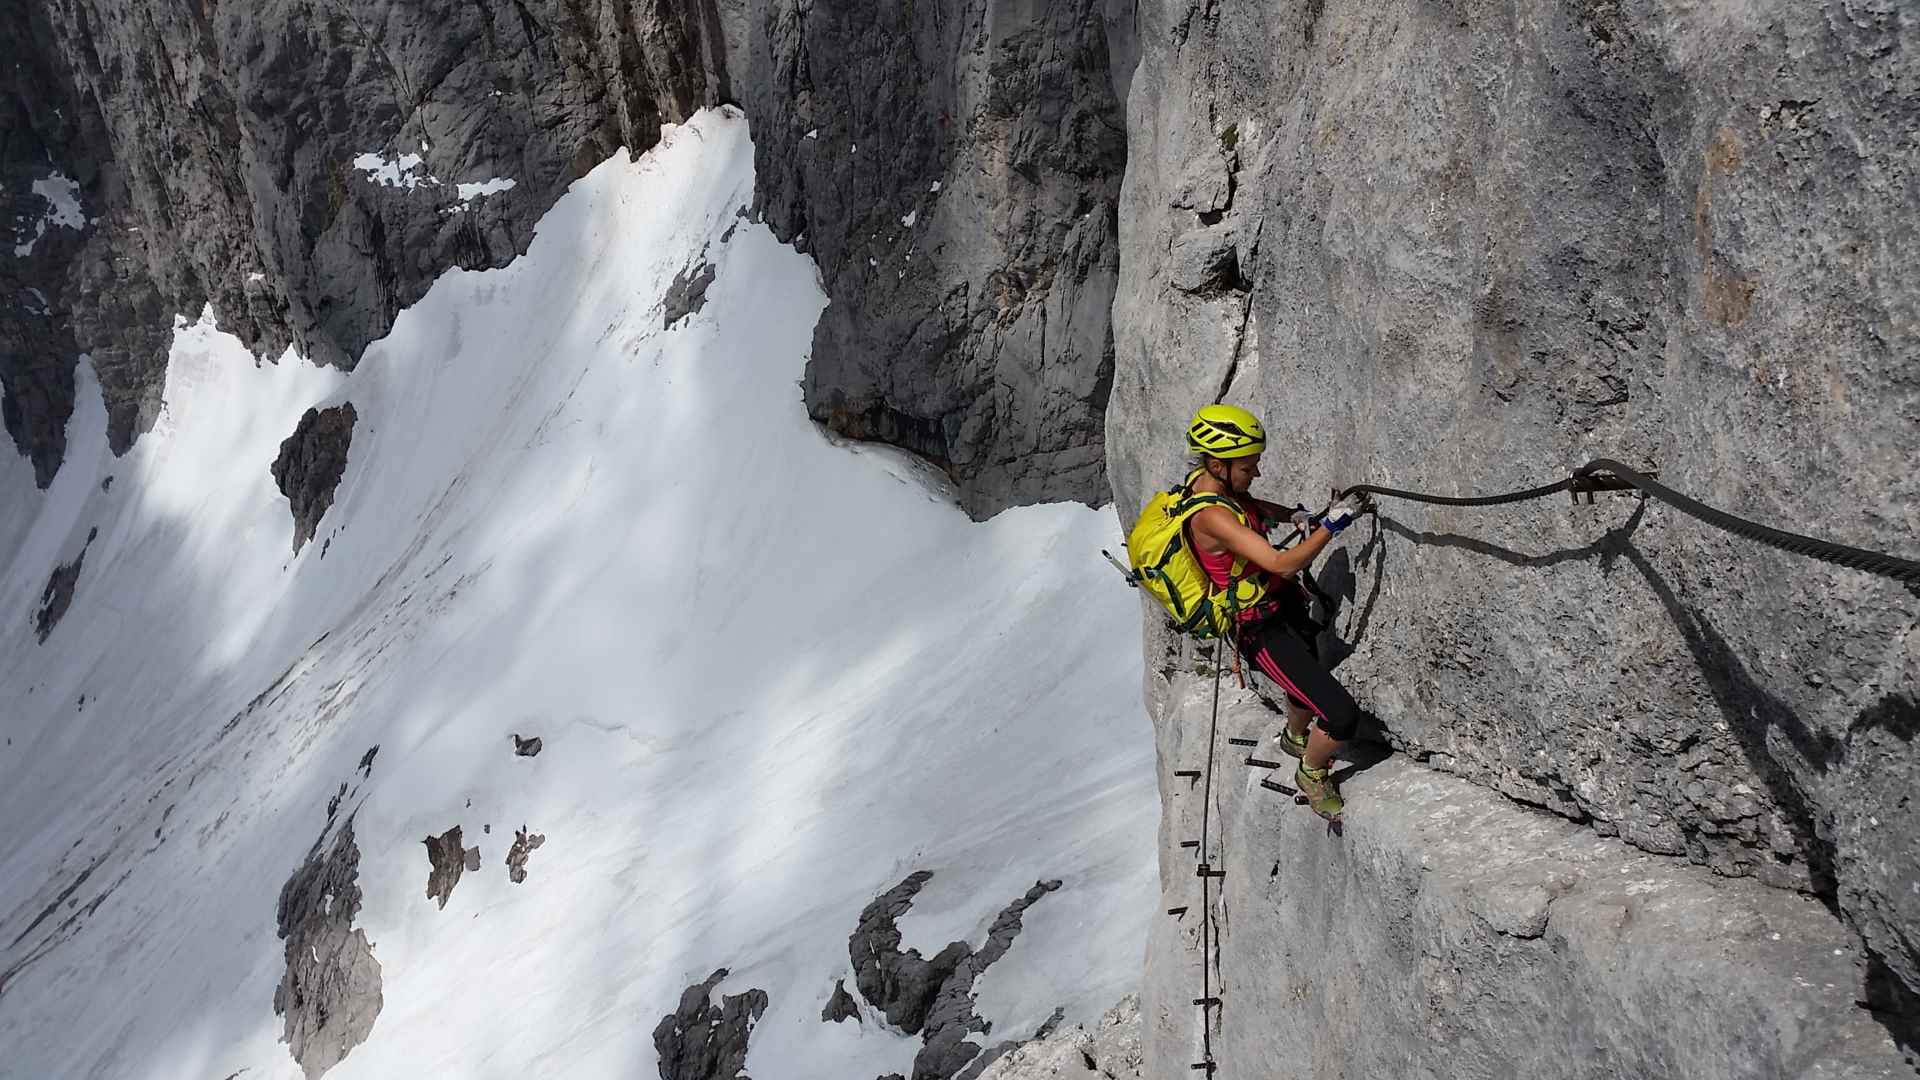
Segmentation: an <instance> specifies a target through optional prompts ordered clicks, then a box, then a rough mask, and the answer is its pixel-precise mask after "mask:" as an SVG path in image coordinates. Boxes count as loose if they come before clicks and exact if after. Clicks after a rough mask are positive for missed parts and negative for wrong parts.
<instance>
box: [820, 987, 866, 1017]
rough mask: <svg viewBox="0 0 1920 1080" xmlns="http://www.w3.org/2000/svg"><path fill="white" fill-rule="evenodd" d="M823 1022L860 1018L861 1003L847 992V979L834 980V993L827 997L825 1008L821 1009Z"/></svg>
mask: <svg viewBox="0 0 1920 1080" xmlns="http://www.w3.org/2000/svg"><path fill="white" fill-rule="evenodd" d="M820 1020H821V1022H822V1023H828V1024H838V1023H840V1022H841V1021H843V1020H854V1021H859V1020H860V1004H859V1002H856V1001H854V1000H853V995H852V994H849V993H847V980H845V979H835V980H833V995H832V996H831V997H829V998H827V1004H826V1007H825V1008H822V1009H821V1010H820Z"/></svg>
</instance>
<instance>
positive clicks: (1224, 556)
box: [1188, 505, 1271, 618]
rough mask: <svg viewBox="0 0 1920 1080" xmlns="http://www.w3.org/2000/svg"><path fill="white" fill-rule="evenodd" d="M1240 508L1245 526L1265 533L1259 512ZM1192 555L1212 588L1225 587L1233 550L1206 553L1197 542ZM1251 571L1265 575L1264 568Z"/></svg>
mask: <svg viewBox="0 0 1920 1080" xmlns="http://www.w3.org/2000/svg"><path fill="white" fill-rule="evenodd" d="M1241 510H1242V511H1243V512H1244V513H1245V514H1246V515H1247V527H1248V528H1250V529H1252V530H1253V531H1254V532H1257V533H1259V534H1261V535H1262V536H1264V535H1266V532H1267V530H1266V528H1265V526H1266V523H1265V522H1264V521H1262V520H1261V518H1260V512H1259V511H1257V510H1250V509H1248V508H1247V507H1246V506H1245V505H1242V506H1241ZM1188 540H1189V542H1191V540H1192V538H1191V537H1189V538H1188ZM1193 557H1194V558H1196V559H1198V560H1200V569H1202V570H1204V571H1206V573H1207V580H1208V581H1211V582H1213V587H1214V588H1216V589H1225V588H1226V587H1227V579H1228V576H1229V575H1230V574H1231V573H1232V572H1233V552H1231V551H1226V550H1222V551H1218V552H1214V553H1213V554H1208V553H1207V552H1204V551H1202V550H1200V545H1199V544H1194V545H1193ZM1253 572H1254V573H1256V574H1260V575H1261V576H1262V577H1265V576H1266V571H1265V570H1255V571H1253ZM1241 576H1242V577H1243V578H1244V577H1246V576H1247V575H1245V574H1243V575H1241ZM1269 585H1271V582H1269ZM1247 614H1249V612H1241V615H1242V617H1243V618H1244V617H1245V616H1246V615H1247Z"/></svg>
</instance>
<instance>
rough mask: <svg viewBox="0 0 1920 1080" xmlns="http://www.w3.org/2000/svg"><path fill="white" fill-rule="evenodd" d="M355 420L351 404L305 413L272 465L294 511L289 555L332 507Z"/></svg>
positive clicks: (307, 536)
mask: <svg viewBox="0 0 1920 1080" xmlns="http://www.w3.org/2000/svg"><path fill="white" fill-rule="evenodd" d="M358 419H359V414H358V413H356V412H355V411H354V408H353V403H352V402H350V401H349V402H345V403H344V404H340V405H335V406H333V407H332V408H329V409H308V410H307V411H306V413H305V414H304V415H302V416H301V417H300V423H299V424H298V425H296V426H295V427H294V429H293V434H291V435H289V436H287V437H286V438H285V439H284V440H282V441H281V443H280V455H279V456H278V457H276V458H274V460H273V482H274V484H276V485H277V486H278V487H279V488H280V494H282V495H285V496H286V497H287V503H288V505H289V506H291V508H292V510H293V552H294V554H296V555H298V554H299V553H300V548H301V547H302V546H303V545H305V544H306V542H307V541H309V540H311V539H313V534H314V533H315V532H316V531H317V530H318V529H319V527H320V519H321V517H323V516H325V514H326V512H327V508H328V507H329V506H332V505H333V492H334V489H335V488H336V487H338V486H339V485H340V477H341V476H343V475H345V473H346V471H347V451H348V449H350V448H351V447H352V445H353V425H354V422H355V421H357V420H358Z"/></svg>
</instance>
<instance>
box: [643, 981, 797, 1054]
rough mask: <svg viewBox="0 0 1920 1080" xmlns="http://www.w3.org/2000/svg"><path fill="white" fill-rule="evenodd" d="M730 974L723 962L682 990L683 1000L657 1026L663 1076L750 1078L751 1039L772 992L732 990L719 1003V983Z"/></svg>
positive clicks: (656, 1041)
mask: <svg viewBox="0 0 1920 1080" xmlns="http://www.w3.org/2000/svg"><path fill="white" fill-rule="evenodd" d="M726 977H727V969H726V968H720V969H718V970H717V971H715V972H714V973H713V974H712V975H709V976H708V977H707V979H706V981H704V982H698V983H694V984H693V985H692V986H689V987H687V989H686V992H685V993H683V994H681V995H680V1005H679V1007H678V1008H676V1009H675V1010H674V1011H673V1012H670V1013H668V1014H667V1015H666V1016H664V1017H662V1018H661V1020H660V1023H659V1024H658V1025H656V1026H655V1027H654V1029H653V1047H654V1050H655V1051H657V1052H658V1053H659V1055H660V1080H750V1078H749V1077H747V1075H746V1073H745V1072H743V1071H742V1070H743V1069H744V1068H745V1067H746V1063H747V1040H748V1039H749V1038H750V1037H751V1036H752V1034H753V1026H754V1025H755V1024H757V1023H759V1022H760V1017H761V1016H763V1015H765V1013H766V1011H767V1004H768V999H767V993H766V991H764V990H748V991H746V992H745V993H742V994H727V995H725V996H723V997H722V998H721V1000H720V1004H718V1005H715V1004H713V1002H712V1001H711V1000H709V999H710V997H711V996H712V994H713V988H714V987H716V986H718V985H720V981H721V980H722V979H725V978H726Z"/></svg>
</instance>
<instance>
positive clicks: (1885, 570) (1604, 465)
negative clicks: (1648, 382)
mask: <svg viewBox="0 0 1920 1080" xmlns="http://www.w3.org/2000/svg"><path fill="white" fill-rule="evenodd" d="M1609 481H1616V482H1609ZM1624 488H1632V489H1637V490H1639V491H1642V492H1645V493H1646V494H1648V495H1651V496H1653V497H1654V498H1656V499H1659V500H1660V501H1661V502H1664V503H1666V504H1667V505H1669V506H1671V507H1673V508H1674V509H1676V510H1679V511H1680V512H1681V513H1684V514H1687V515H1688V516H1690V517H1693V518H1696V519H1698V520H1700V521H1704V522H1706V523H1707V524H1709V525H1712V526H1714V527H1715V528H1718V529H1722V530H1724V531H1726V532H1730V533H1733V534H1734V535H1736V536H1740V537H1743V538H1745V539H1748V540H1752V541H1754V542H1755V543H1760V544H1765V545H1767V546H1768V547H1772V548H1778V549H1779V550H1781V551H1788V552H1792V553H1793V554H1795V555H1804V556H1807V557H1808V558H1813V559H1819V560H1821V561H1822V562H1829V563H1833V564H1834V565H1836V566H1845V567H1849V568H1851V569H1854V570H1862V571H1865V572H1866V573H1869V574H1875V575H1878V576H1880V577H1886V578H1892V579H1894V580H1895V581H1902V582H1906V583H1907V584H1909V585H1920V561H1916V560H1913V559H1903V558H1900V557H1899V556H1897V555H1888V554H1886V553H1885V552H1879V551H1869V550H1867V549H1865V548H1857V547H1849V546H1848V545H1846V544H1836V543H1834V542H1832V541H1830V540H1822V539H1820V538H1818V537H1814V536H1806V535H1803V534H1801V533H1794V532H1788V531H1786V530H1785V529H1776V528H1773V527H1772V526H1770V525H1762V524H1760V523H1759V522H1757V521H1749V520H1748V519H1746V518H1743V517H1739V516H1738V515H1735V514H1730V513H1728V512H1726V511H1725V510H1721V509H1719V508H1717V507H1713V506H1708V505H1707V504H1706V503H1703V502H1701V501H1700V500H1698V499H1695V498H1691V497H1689V496H1687V495H1682V494H1681V493H1680V492H1678V491H1675V490H1673V489H1672V488H1670V487H1668V486H1666V485H1665V484H1662V483H1661V482H1659V481H1658V480H1655V479H1653V478H1652V477H1650V476H1647V475H1646V474H1645V473H1642V472H1640V471H1638V470H1636V469H1633V468H1631V467H1629V466H1626V465H1623V464H1621V463H1620V462H1618V461H1614V460H1612V459H1611V458H1594V459H1593V460H1592V461H1589V462H1587V463H1586V464H1585V465H1582V466H1580V467H1579V468H1578V469H1575V470H1574V471H1573V475H1572V476H1569V477H1568V478H1567V479H1565V480H1560V481H1557V482H1555V483H1552V484H1543V485H1541V486H1539V487H1532V488H1526V489H1523V490H1520V491H1509V492H1505V493H1503V494H1500V495H1474V496H1458V495H1435V494H1432V493H1430V492H1424V491H1403V490H1401V489H1399V488H1389V487H1381V486H1379V485H1377V484H1355V485H1354V486H1352V487H1350V488H1347V489H1346V490H1344V491H1342V492H1341V493H1340V496H1341V497H1342V498H1345V497H1346V496H1348V495H1354V494H1359V493H1366V494H1370V495H1385V496H1387V497H1389V498H1394V499H1407V500H1410V501H1413V502H1423V503H1433V504H1436V505H1439V506H1504V505H1507V504H1509V503H1517V502H1525V501H1527V500H1529V499H1540V498H1545V497H1546V496H1548V495H1553V494H1556V493H1558V492H1562V491H1571V492H1573V493H1575V494H1576V495H1577V494H1579V493H1580V492H1582V491H1587V492H1592V491H1595V490H1622V489H1624Z"/></svg>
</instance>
